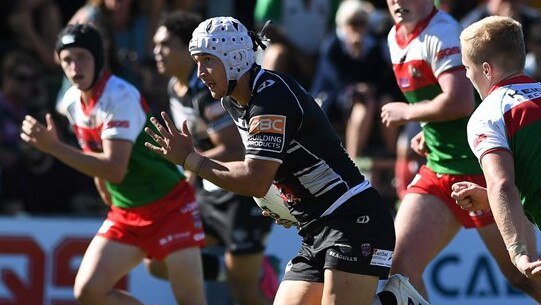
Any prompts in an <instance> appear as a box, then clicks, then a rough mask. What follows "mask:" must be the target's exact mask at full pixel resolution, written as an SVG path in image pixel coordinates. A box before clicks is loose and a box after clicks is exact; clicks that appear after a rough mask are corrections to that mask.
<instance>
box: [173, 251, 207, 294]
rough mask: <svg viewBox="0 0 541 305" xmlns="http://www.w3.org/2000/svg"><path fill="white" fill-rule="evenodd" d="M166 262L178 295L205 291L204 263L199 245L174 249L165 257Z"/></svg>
mask: <svg viewBox="0 0 541 305" xmlns="http://www.w3.org/2000/svg"><path fill="white" fill-rule="evenodd" d="M164 262H165V265H166V268H167V274H168V278H169V282H170V283H171V287H172V288H173V291H174V293H175V295H176V296H177V297H183V296H187V295H189V294H195V293H196V292H201V291H203V263H202V260H201V250H200V249H199V248H198V247H190V248H184V249H180V250H177V251H174V252H172V253H170V254H169V255H168V256H167V257H165V259H164Z"/></svg>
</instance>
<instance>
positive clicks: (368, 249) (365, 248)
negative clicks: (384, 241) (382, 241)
mask: <svg viewBox="0 0 541 305" xmlns="http://www.w3.org/2000/svg"><path fill="white" fill-rule="evenodd" d="M370 253H372V246H370V244H369V243H364V244H362V245H361V254H362V255H363V256H364V257H368V256H369V255H370Z"/></svg>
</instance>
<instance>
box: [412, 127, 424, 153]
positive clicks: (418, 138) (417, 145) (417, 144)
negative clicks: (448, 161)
mask: <svg viewBox="0 0 541 305" xmlns="http://www.w3.org/2000/svg"><path fill="white" fill-rule="evenodd" d="M410 147H411V149H412V150H413V151H414V152H416V153H417V154H418V155H419V156H421V157H426V156H427V155H428V149H427V146H426V143H425V136H424V134H423V132H422V131H421V132H419V133H418V134H416V135H415V136H414V137H413V138H412V139H411V141H410Z"/></svg>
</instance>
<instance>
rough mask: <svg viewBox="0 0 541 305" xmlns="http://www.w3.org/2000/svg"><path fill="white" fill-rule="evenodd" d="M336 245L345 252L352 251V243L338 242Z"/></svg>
mask: <svg viewBox="0 0 541 305" xmlns="http://www.w3.org/2000/svg"><path fill="white" fill-rule="evenodd" d="M335 246H337V247H338V250H340V252H341V253H343V254H348V253H350V252H351V249H352V247H351V246H350V245H346V244H336V245H335Z"/></svg>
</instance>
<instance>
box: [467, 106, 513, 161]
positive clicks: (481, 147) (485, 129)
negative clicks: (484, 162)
mask: <svg viewBox="0 0 541 305" xmlns="http://www.w3.org/2000/svg"><path fill="white" fill-rule="evenodd" d="M492 102H494V101H492ZM489 106H490V107H489ZM467 128H468V144H469V145H470V148H471V150H472V151H473V153H474V154H475V156H476V157H477V159H478V160H479V161H481V158H482V157H483V156H484V155H485V154H486V153H489V152H491V151H494V150H499V149H505V150H509V143H508V141H507V135H506V131H505V130H506V129H505V122H504V119H503V115H502V112H501V111H500V108H499V107H497V105H495V104H494V103H492V105H490V101H488V100H485V101H484V102H483V103H481V105H480V106H479V107H478V108H477V109H476V111H475V112H474V113H473V114H472V116H471V118H470V120H469V122H468V127H467Z"/></svg>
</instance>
